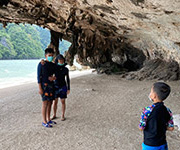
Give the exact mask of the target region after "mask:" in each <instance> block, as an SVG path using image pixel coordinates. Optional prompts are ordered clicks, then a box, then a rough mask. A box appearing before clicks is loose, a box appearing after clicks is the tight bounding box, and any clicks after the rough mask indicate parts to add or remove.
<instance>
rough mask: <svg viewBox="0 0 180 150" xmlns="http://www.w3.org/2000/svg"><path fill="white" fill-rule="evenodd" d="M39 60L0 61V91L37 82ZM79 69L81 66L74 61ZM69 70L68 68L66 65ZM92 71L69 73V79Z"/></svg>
mask: <svg viewBox="0 0 180 150" xmlns="http://www.w3.org/2000/svg"><path fill="white" fill-rule="evenodd" d="M40 60H41V59H36V60H35V59H32V60H0V89H2V88H7V87H11V86H16V85H21V84H26V83H32V82H37V66H38V64H39V62H40ZM74 65H75V66H76V67H77V68H79V69H81V65H80V64H78V63H77V62H76V61H74ZM67 67H68V68H69V66H68V65H67ZM91 72H92V70H91V69H90V70H84V71H78V70H77V71H70V73H69V75H70V78H75V77H79V76H82V75H87V74H90V73H91Z"/></svg>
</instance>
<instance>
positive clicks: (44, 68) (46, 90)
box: [37, 48, 56, 127]
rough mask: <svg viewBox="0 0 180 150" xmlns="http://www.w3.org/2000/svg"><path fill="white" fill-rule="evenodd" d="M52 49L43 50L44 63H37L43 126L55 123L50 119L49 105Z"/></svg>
mask: <svg viewBox="0 0 180 150" xmlns="http://www.w3.org/2000/svg"><path fill="white" fill-rule="evenodd" d="M53 55H54V51H53V49H52V48H47V49H46V50H45V57H46V60H45V62H46V63H45V64H44V65H42V64H41V63H39V65H38V72H37V79H38V85H39V94H40V95H41V96H42V118H43V122H42V125H43V126H44V127H52V125H51V124H56V123H55V122H54V121H51V120H50V113H51V105H52V101H53V100H54V80H55V79H56V78H55V76H54V74H55V72H56V65H55V64H54V63H52V61H53Z"/></svg>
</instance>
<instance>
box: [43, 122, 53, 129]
mask: <svg viewBox="0 0 180 150" xmlns="http://www.w3.org/2000/svg"><path fill="white" fill-rule="evenodd" d="M42 126H43V127H46V128H52V125H50V124H48V123H44V122H42Z"/></svg>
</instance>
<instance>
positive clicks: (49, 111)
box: [46, 101, 52, 122]
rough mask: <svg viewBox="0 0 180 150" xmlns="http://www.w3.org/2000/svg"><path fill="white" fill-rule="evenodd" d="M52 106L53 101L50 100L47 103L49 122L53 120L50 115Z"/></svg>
mask: <svg viewBox="0 0 180 150" xmlns="http://www.w3.org/2000/svg"><path fill="white" fill-rule="evenodd" d="M51 106H52V101H48V103H47V116H46V117H47V122H49V121H50V120H51V118H50V115H51Z"/></svg>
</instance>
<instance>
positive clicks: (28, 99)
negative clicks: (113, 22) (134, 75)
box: [0, 74, 180, 150]
mask: <svg viewBox="0 0 180 150" xmlns="http://www.w3.org/2000/svg"><path fill="white" fill-rule="evenodd" d="M153 82H154V81H128V80H124V79H121V78H120V77H119V76H115V75H114V76H107V75H96V74H92V75H86V76H82V77H77V78H74V79H72V80H71V94H70V95H69V96H68V99H67V111H66V117H67V120H66V121H64V122H63V121H60V118H57V119H56V122H57V125H54V126H53V128H51V129H50V128H44V127H42V125H41V122H42V117H41V97H40V95H38V86H37V83H32V84H26V85H21V86H16V87H11V88H6V89H1V90H0V149H3V150H23V149H24V150H27V149H28V150H140V149H141V143H142V139H143V133H142V132H140V131H139V130H138V124H139V119H140V114H141V110H142V108H143V107H145V106H148V105H150V104H151V102H150V101H149V100H148V98H147V96H148V94H149V92H150V87H151V85H152V84H153ZM168 84H169V85H170V86H171V87H172V92H171V95H170V96H169V98H168V99H167V100H166V101H165V104H166V105H167V106H168V107H169V108H170V109H171V110H172V112H173V114H180V81H176V82H168ZM60 107H61V105H60V103H59V104H58V116H60V112H61V109H60ZM167 141H168V144H169V149H170V150H178V149H179V147H180V131H178V130H177V128H176V129H175V131H173V132H167Z"/></svg>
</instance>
